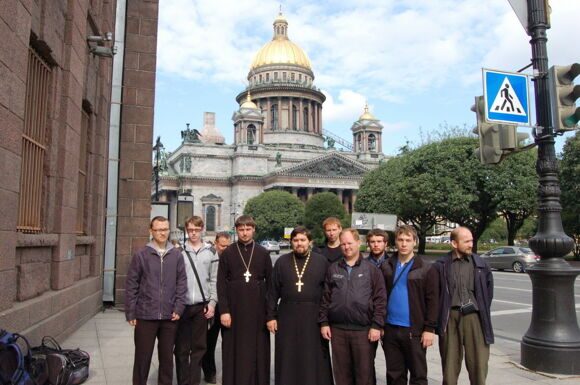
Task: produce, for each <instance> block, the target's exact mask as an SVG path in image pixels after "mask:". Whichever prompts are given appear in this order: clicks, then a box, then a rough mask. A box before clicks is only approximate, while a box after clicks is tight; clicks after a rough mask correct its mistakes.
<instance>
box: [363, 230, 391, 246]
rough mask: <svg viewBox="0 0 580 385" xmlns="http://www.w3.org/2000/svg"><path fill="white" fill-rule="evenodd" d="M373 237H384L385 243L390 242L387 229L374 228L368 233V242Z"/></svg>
mask: <svg viewBox="0 0 580 385" xmlns="http://www.w3.org/2000/svg"><path fill="white" fill-rule="evenodd" d="M371 237H383V241H385V243H389V234H387V232H386V231H385V230H382V229H372V230H371V231H369V232H368V234H367V242H368V241H369V239H370V238H371Z"/></svg>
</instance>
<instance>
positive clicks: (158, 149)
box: [153, 136, 164, 202]
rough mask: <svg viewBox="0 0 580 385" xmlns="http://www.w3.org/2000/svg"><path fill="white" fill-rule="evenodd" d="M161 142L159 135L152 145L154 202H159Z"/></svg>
mask: <svg viewBox="0 0 580 385" xmlns="http://www.w3.org/2000/svg"><path fill="white" fill-rule="evenodd" d="M163 148H164V147H163V143H161V137H160V136H158V137H157V140H156V141H155V146H153V151H155V166H153V173H154V174H155V202H159V160H160V159H161V150H163Z"/></svg>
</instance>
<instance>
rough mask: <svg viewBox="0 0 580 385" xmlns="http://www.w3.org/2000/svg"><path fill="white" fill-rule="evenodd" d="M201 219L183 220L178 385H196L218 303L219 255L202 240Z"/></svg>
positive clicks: (176, 363)
mask: <svg viewBox="0 0 580 385" xmlns="http://www.w3.org/2000/svg"><path fill="white" fill-rule="evenodd" d="M203 229H204V223H203V219H201V217H198V216H193V217H191V218H189V219H187V220H186V221H185V231H186V232H187V237H188V240H187V242H185V245H183V251H182V255H183V262H184V263H185V271H186V273H187V301H186V306H185V310H184V312H183V316H182V317H181V319H180V320H179V326H178V329H177V339H176V341H175V366H176V372H177V383H178V384H179V385H199V383H200V381H201V360H202V358H203V355H204V354H205V350H206V346H207V326H208V320H210V319H211V318H213V316H214V312H215V307H216V304H217V291H216V281H217V271H218V255H217V253H216V250H215V249H214V248H213V247H211V245H206V244H205V243H204V242H203V239H202V233H203Z"/></svg>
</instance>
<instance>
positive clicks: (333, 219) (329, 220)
mask: <svg viewBox="0 0 580 385" xmlns="http://www.w3.org/2000/svg"><path fill="white" fill-rule="evenodd" d="M328 225H337V226H338V227H340V228H342V224H341V223H340V219H338V218H337V217H328V218H326V219H325V220H324V221H323V222H322V229H326V226H328Z"/></svg>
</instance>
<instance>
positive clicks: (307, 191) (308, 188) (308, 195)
mask: <svg viewBox="0 0 580 385" xmlns="http://www.w3.org/2000/svg"><path fill="white" fill-rule="evenodd" d="M313 191H314V189H313V188H312V187H307V188H306V200H309V199H310V198H311V197H312V193H313Z"/></svg>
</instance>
